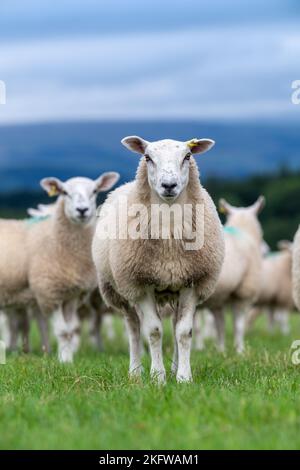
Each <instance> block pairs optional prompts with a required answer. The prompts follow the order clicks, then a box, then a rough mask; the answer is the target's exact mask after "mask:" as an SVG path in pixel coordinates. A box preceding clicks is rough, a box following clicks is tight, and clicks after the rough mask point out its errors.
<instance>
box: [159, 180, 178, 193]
mask: <svg viewBox="0 0 300 470" xmlns="http://www.w3.org/2000/svg"><path fill="white" fill-rule="evenodd" d="M161 185H162V187H163V188H164V189H166V190H167V191H172V190H173V189H175V188H176V186H177V183H176V182H175V181H172V182H170V183H161Z"/></svg>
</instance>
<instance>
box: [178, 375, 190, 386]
mask: <svg viewBox="0 0 300 470" xmlns="http://www.w3.org/2000/svg"><path fill="white" fill-rule="evenodd" d="M176 380H177V383H179V384H183V383H192V382H193V377H192V375H182V374H177V377H176Z"/></svg>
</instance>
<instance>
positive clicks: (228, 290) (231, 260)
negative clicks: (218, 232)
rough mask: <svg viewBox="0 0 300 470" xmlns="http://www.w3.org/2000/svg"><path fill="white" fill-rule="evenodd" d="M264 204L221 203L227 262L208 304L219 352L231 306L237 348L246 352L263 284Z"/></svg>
mask: <svg viewBox="0 0 300 470" xmlns="http://www.w3.org/2000/svg"><path fill="white" fill-rule="evenodd" d="M264 203H265V199H264V197H262V196H261V197H260V198H259V199H258V200H257V201H256V202H255V203H254V204H253V205H252V206H250V207H246V208H237V207H234V206H231V205H230V204H228V203H227V202H226V201H225V200H224V199H222V200H221V201H220V209H221V210H222V211H223V212H224V213H225V214H226V215H227V222H226V225H225V227H224V232H225V260H224V264H223V266H222V271H221V274H220V277H219V280H218V283H217V286H216V289H215V291H214V293H213V295H212V296H211V297H210V298H209V299H208V301H207V302H206V303H205V307H206V308H209V309H210V310H211V311H212V313H213V315H214V318H215V323H216V330H217V338H218V348H219V350H220V351H221V352H223V351H224V350H225V336H224V335H225V326H224V313H225V307H228V306H231V308H232V311H233V317H234V338H235V347H236V351H237V352H238V353H242V352H243V351H244V333H245V318H246V315H247V313H248V312H249V310H250V308H251V305H252V304H253V303H254V302H255V300H256V298H257V296H258V293H259V289H260V283H261V265H262V256H261V243H262V229H261V226H260V224H259V222H258V219H257V215H258V214H259V212H260V211H261V210H262V208H263V206H264Z"/></svg>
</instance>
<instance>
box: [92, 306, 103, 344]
mask: <svg viewBox="0 0 300 470" xmlns="http://www.w3.org/2000/svg"><path fill="white" fill-rule="evenodd" d="M91 311H92V316H91V321H90V339H91V343H92V344H93V345H94V346H95V347H96V348H97V350H98V351H100V352H102V351H103V350H104V348H103V341H102V336H101V327H102V320H103V318H102V313H101V312H99V311H98V310H96V309H94V308H92V309H91Z"/></svg>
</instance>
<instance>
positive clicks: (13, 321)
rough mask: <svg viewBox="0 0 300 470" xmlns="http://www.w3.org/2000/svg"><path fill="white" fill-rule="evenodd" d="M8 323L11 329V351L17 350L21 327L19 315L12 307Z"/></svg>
mask: <svg viewBox="0 0 300 470" xmlns="http://www.w3.org/2000/svg"><path fill="white" fill-rule="evenodd" d="M8 324H9V331H10V338H9V346H8V349H9V351H16V350H17V348H18V336H19V327H18V315H17V313H16V311H15V310H14V309H10V311H9V316H8Z"/></svg>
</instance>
